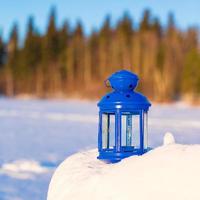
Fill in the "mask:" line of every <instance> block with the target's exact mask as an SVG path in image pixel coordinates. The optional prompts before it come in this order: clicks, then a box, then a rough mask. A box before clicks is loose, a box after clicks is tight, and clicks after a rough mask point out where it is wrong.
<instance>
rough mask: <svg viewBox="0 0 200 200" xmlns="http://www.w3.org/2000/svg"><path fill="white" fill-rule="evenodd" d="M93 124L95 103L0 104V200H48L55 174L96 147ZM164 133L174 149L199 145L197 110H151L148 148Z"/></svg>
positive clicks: (7, 101)
mask: <svg viewBox="0 0 200 200" xmlns="http://www.w3.org/2000/svg"><path fill="white" fill-rule="evenodd" d="M97 121H98V120H97V107H96V103H95V102H84V101H72V100H70V101H53V100H51V101H46V100H13V99H5V98H1V99H0V200H46V195H47V190H48V184H49V182H50V179H51V176H52V173H53V172H54V170H55V168H56V167H57V166H58V165H59V164H60V163H61V162H62V161H63V160H64V159H65V158H66V157H68V156H69V155H72V154H73V153H75V152H78V151H82V150H87V149H92V148H95V147H96V143H97V126H98V125H97ZM167 131H170V132H172V133H173V134H174V136H175V138H176V142H177V143H182V144H200V108H197V107H190V106H187V105H184V104H180V103H179V104H173V105H153V106H152V107H151V109H150V113H149V140H150V146H152V147H157V146H160V145H161V144H162V142H163V136H164V134H165V132H167ZM147 167H148V166H147Z"/></svg>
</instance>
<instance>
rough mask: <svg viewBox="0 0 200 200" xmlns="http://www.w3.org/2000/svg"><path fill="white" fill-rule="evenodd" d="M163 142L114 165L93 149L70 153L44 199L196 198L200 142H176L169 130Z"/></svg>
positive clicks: (199, 177) (171, 199)
mask: <svg viewBox="0 0 200 200" xmlns="http://www.w3.org/2000/svg"><path fill="white" fill-rule="evenodd" d="M164 141H165V142H164V143H165V145H163V146H161V147H158V148H155V149H154V150H152V151H150V152H148V153H146V154H144V155H143V156H132V157H129V158H127V159H124V160H123V161H121V162H119V163H117V164H105V163H103V162H101V161H99V160H97V159H96V156H97V150H96V149H95V150H90V151H86V152H81V153H77V154H75V155H72V156H71V157H69V158H67V159H66V160H65V161H64V162H63V163H62V164H61V165H60V166H59V167H58V169H57V170H56V171H55V174H54V175H53V177H52V180H51V183H50V186H49V191H48V198H47V200H55V199H56V200H66V199H73V200H89V199H92V200H133V199H139V200H147V199H149V200H161V199H162V200H199V199H200V192H199V191H200V190H199V188H200V187H199V180H200V145H181V144H175V143H173V142H174V140H173V135H172V134H171V133H167V134H166V136H165V138H164ZM167 144H170V145H167Z"/></svg>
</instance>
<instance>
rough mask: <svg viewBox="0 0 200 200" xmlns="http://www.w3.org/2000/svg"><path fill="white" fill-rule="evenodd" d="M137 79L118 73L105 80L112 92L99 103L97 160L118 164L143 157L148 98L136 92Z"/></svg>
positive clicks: (134, 75) (145, 140) (145, 141)
mask: <svg viewBox="0 0 200 200" xmlns="http://www.w3.org/2000/svg"><path fill="white" fill-rule="evenodd" d="M138 80H139V78H138V76H137V75H136V74H133V73H132V72H129V71H126V70H121V71H118V72H116V73H114V74H112V75H111V76H110V77H109V78H108V79H107V81H106V83H109V85H110V86H111V87H112V89H113V91H112V92H110V93H108V94H107V95H105V96H104V97H103V98H102V99H101V100H100V101H99V103H98V107H99V132H98V150H99V156H98V157H97V158H98V159H101V160H105V161H106V162H118V161H120V160H122V159H123V158H126V157H129V156H132V155H142V154H143V153H145V152H147V151H148V150H149V147H148V141H147V140H148V115H147V113H148V110H149V107H150V106H151V104H150V102H149V101H148V99H147V98H146V97H145V96H143V95H142V94H140V93H138V92H135V91H134V89H135V87H136V86H137V83H138Z"/></svg>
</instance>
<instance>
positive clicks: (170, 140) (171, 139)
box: [163, 132, 175, 145]
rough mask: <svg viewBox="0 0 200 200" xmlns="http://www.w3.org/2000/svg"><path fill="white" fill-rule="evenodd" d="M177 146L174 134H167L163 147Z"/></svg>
mask: <svg viewBox="0 0 200 200" xmlns="http://www.w3.org/2000/svg"><path fill="white" fill-rule="evenodd" d="M169 144H175V139H174V136H173V134H172V133H170V132H167V133H165V136H164V140H163V145H169Z"/></svg>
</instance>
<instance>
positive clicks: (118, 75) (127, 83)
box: [107, 70, 139, 92]
mask: <svg viewBox="0 0 200 200" xmlns="http://www.w3.org/2000/svg"><path fill="white" fill-rule="evenodd" d="M107 80H108V81H109V83H110V85H111V87H112V88H113V89H114V90H116V91H118V92H125V91H131V90H134V89H135V87H136V86H137V83H138V80H139V78H138V76H137V75H136V74H134V73H132V72H130V71H127V70H120V71H117V72H115V73H114V74H112V75H111V76H110V77H109V78H108V79H107Z"/></svg>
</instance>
